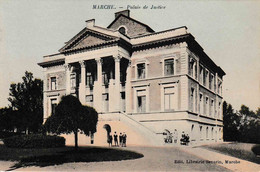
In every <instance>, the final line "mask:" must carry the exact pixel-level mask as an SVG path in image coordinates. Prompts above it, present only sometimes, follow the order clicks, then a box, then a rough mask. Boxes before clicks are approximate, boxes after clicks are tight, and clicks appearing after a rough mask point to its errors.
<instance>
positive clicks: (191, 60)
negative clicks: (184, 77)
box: [189, 59, 194, 77]
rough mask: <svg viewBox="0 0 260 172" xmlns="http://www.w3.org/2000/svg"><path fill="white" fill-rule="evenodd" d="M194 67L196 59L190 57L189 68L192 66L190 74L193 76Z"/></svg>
mask: <svg viewBox="0 0 260 172" xmlns="http://www.w3.org/2000/svg"><path fill="white" fill-rule="evenodd" d="M193 67H194V60H193V59H190V63H189V68H190V75H191V76H192V77H193V75H194V71H193V70H194V69H193Z"/></svg>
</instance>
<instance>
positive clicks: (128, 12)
mask: <svg viewBox="0 0 260 172" xmlns="http://www.w3.org/2000/svg"><path fill="white" fill-rule="evenodd" d="M120 14H122V15H125V16H127V17H130V10H123V11H118V12H116V13H115V18H117V16H119V15H120Z"/></svg>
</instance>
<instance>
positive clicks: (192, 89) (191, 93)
mask: <svg viewBox="0 0 260 172" xmlns="http://www.w3.org/2000/svg"><path fill="white" fill-rule="evenodd" d="M194 101H195V98H194V88H191V90H190V103H191V111H192V112H194V105H195V102H194Z"/></svg>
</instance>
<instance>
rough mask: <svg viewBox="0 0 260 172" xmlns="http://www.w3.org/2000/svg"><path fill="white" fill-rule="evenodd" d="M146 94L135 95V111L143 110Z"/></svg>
mask: <svg viewBox="0 0 260 172" xmlns="http://www.w3.org/2000/svg"><path fill="white" fill-rule="evenodd" d="M145 104H146V96H137V108H138V109H137V111H138V112H145Z"/></svg>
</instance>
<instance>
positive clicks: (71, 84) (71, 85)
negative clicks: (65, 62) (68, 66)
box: [70, 73, 76, 88]
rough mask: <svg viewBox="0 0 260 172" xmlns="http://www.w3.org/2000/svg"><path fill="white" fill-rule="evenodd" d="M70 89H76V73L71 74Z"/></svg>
mask: <svg viewBox="0 0 260 172" xmlns="http://www.w3.org/2000/svg"><path fill="white" fill-rule="evenodd" d="M70 87H71V88H76V74H75V73H72V74H70Z"/></svg>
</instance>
